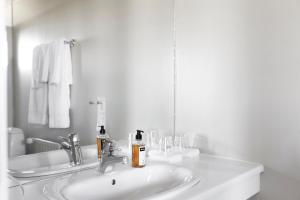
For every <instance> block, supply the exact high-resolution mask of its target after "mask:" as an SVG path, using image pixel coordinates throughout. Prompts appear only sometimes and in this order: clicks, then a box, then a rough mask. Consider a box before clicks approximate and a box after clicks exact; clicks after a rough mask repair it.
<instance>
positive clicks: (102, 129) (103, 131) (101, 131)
mask: <svg viewBox="0 0 300 200" xmlns="http://www.w3.org/2000/svg"><path fill="white" fill-rule="evenodd" d="M100 134H101V135H104V134H105V129H104V126H101V129H100Z"/></svg>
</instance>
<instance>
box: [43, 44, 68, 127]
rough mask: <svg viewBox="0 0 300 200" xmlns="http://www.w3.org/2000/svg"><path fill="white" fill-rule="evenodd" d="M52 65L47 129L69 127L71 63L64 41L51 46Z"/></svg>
mask: <svg viewBox="0 0 300 200" xmlns="http://www.w3.org/2000/svg"><path fill="white" fill-rule="evenodd" d="M51 52H53V55H54V59H53V61H54V62H53V64H52V65H51V66H50V68H49V98H48V99H49V127H50V128H68V127H70V114H69V110H70V85H71V84H72V62H71V52H70V46H69V45H65V44H64V40H59V41H55V42H53V43H52V44H51Z"/></svg>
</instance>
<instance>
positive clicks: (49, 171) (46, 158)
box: [8, 145, 98, 178]
mask: <svg viewBox="0 0 300 200" xmlns="http://www.w3.org/2000/svg"><path fill="white" fill-rule="evenodd" d="M81 149H82V155H83V158H84V164H82V165H78V166H70V160H69V157H68V154H67V152H65V150H56V151H48V152H42V153H36V154H28V155H23V156H18V157H15V158H12V159H10V160H9V162H8V169H9V171H10V174H11V175H12V176H14V177H17V178H30V177H38V176H47V175H53V174H59V173H67V172H72V171H76V170H80V169H85V168H92V167H96V166H97V165H98V164H97V152H96V147H95V145H90V146H83V147H82V148H81Z"/></svg>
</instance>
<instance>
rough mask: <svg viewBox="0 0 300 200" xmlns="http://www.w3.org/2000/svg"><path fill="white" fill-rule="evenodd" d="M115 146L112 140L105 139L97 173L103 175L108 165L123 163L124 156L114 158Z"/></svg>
mask: <svg viewBox="0 0 300 200" xmlns="http://www.w3.org/2000/svg"><path fill="white" fill-rule="evenodd" d="M115 150H116V144H115V142H114V141H113V140H111V139H109V138H107V139H105V140H104V141H103V143H102V151H101V158H100V160H99V172H101V173H104V172H105V170H106V168H107V167H108V166H109V165H113V164H116V163H121V162H124V159H125V158H126V157H125V156H116V155H114V154H113V153H114V151H115Z"/></svg>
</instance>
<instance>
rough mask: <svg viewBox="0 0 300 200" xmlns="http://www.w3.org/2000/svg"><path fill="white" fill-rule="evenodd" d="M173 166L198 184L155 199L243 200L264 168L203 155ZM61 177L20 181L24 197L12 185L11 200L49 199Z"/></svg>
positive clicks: (253, 191) (253, 190) (257, 187)
mask: <svg viewBox="0 0 300 200" xmlns="http://www.w3.org/2000/svg"><path fill="white" fill-rule="evenodd" d="M151 162H155V161H151V160H150V161H149V163H151ZM174 165H177V166H181V167H185V168H187V169H189V170H190V171H192V172H193V174H194V175H196V176H198V177H199V180H200V181H199V182H198V183H197V184H195V185H193V186H192V187H190V188H188V189H186V190H184V191H182V192H180V193H176V195H175V194H174V195H173V194H172V192H169V193H168V194H167V195H164V196H163V197H158V198H155V199H157V200H158V199H169V200H171V199H172V200H174V199H178V200H182V199H185V200H194V199H195V200H196V199H197V200H219V199H220V200H221V199H222V200H227V199H228V200H246V199H248V198H250V197H251V196H253V195H255V194H256V193H258V192H259V191H260V174H261V173H262V172H263V170H264V169H263V166H262V165H260V164H257V163H251V162H246V161H239V160H234V159H228V158H223V157H218V156H212V155H206V154H200V155H199V156H197V157H195V158H184V159H183V160H182V161H181V162H179V163H175V164H174ZM146 167H147V166H146ZM88 170H90V171H95V170H96V168H93V169H87V170H84V171H85V172H86V171H88ZM77 173H81V172H77ZM64 176H68V175H55V176H50V177H49V176H48V177H46V178H41V177H40V178H38V179H30V180H29V179H28V181H26V179H22V180H21V183H22V184H23V188H24V198H22V190H21V189H20V187H18V186H14V187H11V188H9V194H10V200H18V199H24V200H29V199H40V200H43V199H45V200H46V199H49V198H47V197H46V196H45V193H47V191H46V190H45V185H47V184H50V183H52V182H53V181H55V180H56V179H57V178H58V177H60V178H61V177H64ZM128 180H130V178H129V179H128ZM84 192H86V191H84ZM149 198H150V197H149ZM147 199H148V198H147ZM150 199H151V198H150Z"/></svg>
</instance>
